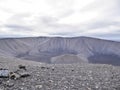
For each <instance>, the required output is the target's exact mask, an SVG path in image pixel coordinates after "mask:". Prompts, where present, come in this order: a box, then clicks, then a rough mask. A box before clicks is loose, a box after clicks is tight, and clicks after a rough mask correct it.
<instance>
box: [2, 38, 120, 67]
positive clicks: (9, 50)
mask: <svg viewBox="0 0 120 90" xmlns="http://www.w3.org/2000/svg"><path fill="white" fill-rule="evenodd" d="M0 55H1V56H5V57H17V58H20V59H26V60H33V61H40V62H46V63H56V62H57V63H58V61H57V60H58V59H59V63H63V60H61V62H60V59H63V57H64V62H67V63H78V62H79V60H80V63H81V62H87V63H102V64H112V65H120V42H116V41H110V40H102V39H96V38H90V37H67V38H65V37H26V38H3V39H0ZM68 56H70V57H72V56H73V57H74V58H72V59H77V60H76V61H77V62H76V61H75V62H73V61H74V60H72V59H71V58H69V61H68V60H67V59H68ZM53 58H54V60H53ZM70 59H71V60H70ZM65 60H66V61H65ZM53 61H54V62H53Z"/></svg>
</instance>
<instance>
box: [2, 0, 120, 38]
mask: <svg viewBox="0 0 120 90" xmlns="http://www.w3.org/2000/svg"><path fill="white" fill-rule="evenodd" d="M119 8H120V1H119V0H109V1H108V0H0V36H4V35H5V36H7V35H8V36H10V35H11V36H12V35H14V36H16V35H20V36H30V35H31V36H49V35H50V36H55V35H59V36H79V35H81V36H83V35H84V36H96V37H97V35H98V36H101V37H105V35H107V36H108V35H111V34H114V35H113V37H115V34H117V35H116V37H118V34H120V27H119V25H120V13H119ZM119 38H120V37H119Z"/></svg>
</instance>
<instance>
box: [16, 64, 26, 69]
mask: <svg viewBox="0 0 120 90" xmlns="http://www.w3.org/2000/svg"><path fill="white" fill-rule="evenodd" d="M18 67H19V69H23V70H27V69H26V66H24V65H19V66H18Z"/></svg>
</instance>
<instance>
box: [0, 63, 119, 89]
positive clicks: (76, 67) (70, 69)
mask: <svg viewBox="0 0 120 90" xmlns="http://www.w3.org/2000/svg"><path fill="white" fill-rule="evenodd" d="M0 67H1V66H0ZM11 67H14V65H13V66H11ZM1 68H2V67H1ZM26 68H27V71H26V72H29V73H30V76H29V77H25V78H19V79H17V80H13V79H8V78H0V90H120V67H114V66H112V65H100V64H66V65H64V64H56V65H53V64H40V65H37V66H32V65H26ZM15 69H17V68H14V70H15Z"/></svg>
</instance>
